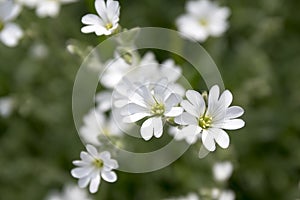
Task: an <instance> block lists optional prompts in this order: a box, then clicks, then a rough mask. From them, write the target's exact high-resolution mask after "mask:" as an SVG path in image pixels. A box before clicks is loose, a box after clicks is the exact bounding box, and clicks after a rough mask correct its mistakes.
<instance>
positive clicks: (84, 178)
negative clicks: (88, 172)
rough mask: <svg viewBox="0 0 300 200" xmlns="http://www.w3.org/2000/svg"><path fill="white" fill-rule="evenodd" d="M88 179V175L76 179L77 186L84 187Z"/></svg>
mask: <svg viewBox="0 0 300 200" xmlns="http://www.w3.org/2000/svg"><path fill="white" fill-rule="evenodd" d="M90 180H91V178H90V177H89V176H87V177H83V178H81V179H79V180H78V186H79V187H80V188H85V187H86V186H87V185H88V184H89V182H90Z"/></svg>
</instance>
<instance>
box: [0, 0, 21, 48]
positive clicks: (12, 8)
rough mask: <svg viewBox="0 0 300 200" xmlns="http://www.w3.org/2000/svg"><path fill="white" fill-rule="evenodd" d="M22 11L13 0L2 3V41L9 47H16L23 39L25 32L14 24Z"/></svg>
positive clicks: (0, 13) (0, 29) (0, 26)
mask: <svg viewBox="0 0 300 200" xmlns="http://www.w3.org/2000/svg"><path fill="white" fill-rule="evenodd" d="M20 11H21V6H20V5H18V4H14V2H13V1H12V0H8V1H4V2H0V41H1V42H2V43H3V44H5V45H6V46H8V47H15V46H16V45H17V44H18V42H19V40H20V39H21V38H22V37H23V30H22V29H21V28H20V26H19V25H17V24H15V23H13V22H12V21H13V20H14V19H15V18H16V17H17V16H18V15H19V13H20Z"/></svg>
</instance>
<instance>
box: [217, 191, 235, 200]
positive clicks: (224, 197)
mask: <svg viewBox="0 0 300 200" xmlns="http://www.w3.org/2000/svg"><path fill="white" fill-rule="evenodd" d="M234 199H235V193H234V192H233V191H231V190H224V191H222V192H221V194H220V196H219V198H218V200H234Z"/></svg>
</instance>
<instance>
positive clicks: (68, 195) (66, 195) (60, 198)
mask: <svg viewBox="0 0 300 200" xmlns="http://www.w3.org/2000/svg"><path fill="white" fill-rule="evenodd" d="M46 200H91V198H90V197H89V196H88V194H87V192H86V191H85V190H83V189H81V188H79V187H78V186H76V185H66V186H65V187H64V189H63V191H62V193H58V192H52V193H50V194H49V195H48V197H47V198H46Z"/></svg>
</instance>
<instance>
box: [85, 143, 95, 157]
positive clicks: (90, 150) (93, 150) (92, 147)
mask: <svg viewBox="0 0 300 200" xmlns="http://www.w3.org/2000/svg"><path fill="white" fill-rule="evenodd" d="M86 150H87V151H88V152H89V153H90V154H91V156H93V157H94V158H97V157H98V150H97V149H96V147H94V146H93V145H90V144H88V145H86Z"/></svg>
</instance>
